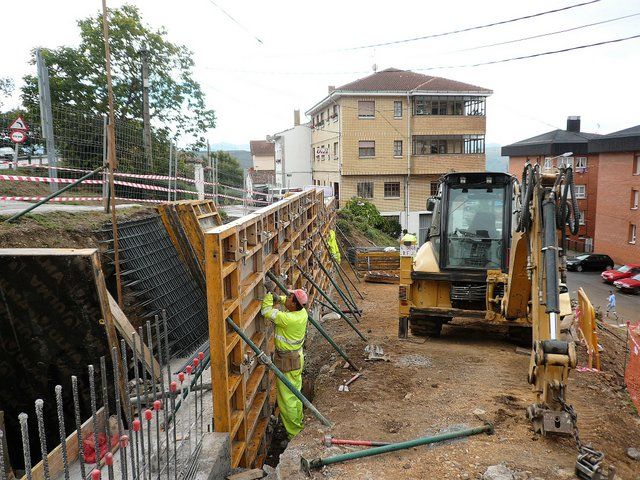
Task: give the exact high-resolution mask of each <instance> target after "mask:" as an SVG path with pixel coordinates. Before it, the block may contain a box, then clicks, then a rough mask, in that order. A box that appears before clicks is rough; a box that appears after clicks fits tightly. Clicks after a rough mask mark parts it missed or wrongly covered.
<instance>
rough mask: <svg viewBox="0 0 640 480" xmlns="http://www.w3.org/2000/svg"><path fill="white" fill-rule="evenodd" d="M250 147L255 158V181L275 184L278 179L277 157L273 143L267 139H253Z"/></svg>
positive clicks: (255, 182)
mask: <svg viewBox="0 0 640 480" xmlns="http://www.w3.org/2000/svg"><path fill="white" fill-rule="evenodd" d="M249 147H250V150H251V158H252V160H253V171H252V180H253V183H254V184H259V183H269V184H274V183H275V179H276V175H275V171H276V159H275V148H274V145H273V143H271V142H267V141H266V140H251V141H250V142H249Z"/></svg>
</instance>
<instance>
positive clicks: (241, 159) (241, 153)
mask: <svg viewBox="0 0 640 480" xmlns="http://www.w3.org/2000/svg"><path fill="white" fill-rule="evenodd" d="M219 150H222V151H223V152H227V153H228V154H229V155H231V156H232V157H235V158H236V159H237V160H238V163H239V164H240V167H242V169H243V170H247V169H249V168H251V167H252V166H253V158H252V157H251V152H250V151H248V150H223V149H218V148H217V149H215V150H214V149H211V151H212V152H215V151H219ZM199 154H200V156H201V157H202V158H205V157H206V156H207V152H206V151H200V152H199Z"/></svg>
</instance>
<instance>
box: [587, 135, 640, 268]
mask: <svg viewBox="0 0 640 480" xmlns="http://www.w3.org/2000/svg"><path fill="white" fill-rule="evenodd" d="M589 154H590V155H598V156H599V162H600V169H599V174H598V189H599V191H600V192H601V194H600V195H598V204H597V208H596V230H595V248H596V249H597V250H598V252H601V253H606V254H607V255H609V256H611V258H613V260H614V262H616V263H619V264H624V263H637V262H638V260H639V259H640V241H639V240H638V228H640V209H639V206H640V125H636V126H635V127H631V128H627V129H625V130H620V131H619V132H614V133H610V134H609V135H603V136H601V137H599V138H597V139H594V140H592V141H590V142H589Z"/></svg>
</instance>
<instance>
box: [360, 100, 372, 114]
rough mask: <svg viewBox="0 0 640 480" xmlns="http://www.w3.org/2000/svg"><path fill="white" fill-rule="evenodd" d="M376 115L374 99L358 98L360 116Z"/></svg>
mask: <svg viewBox="0 0 640 480" xmlns="http://www.w3.org/2000/svg"><path fill="white" fill-rule="evenodd" d="M375 116H376V102H375V101H373V100H358V117H360V118H373V117H375Z"/></svg>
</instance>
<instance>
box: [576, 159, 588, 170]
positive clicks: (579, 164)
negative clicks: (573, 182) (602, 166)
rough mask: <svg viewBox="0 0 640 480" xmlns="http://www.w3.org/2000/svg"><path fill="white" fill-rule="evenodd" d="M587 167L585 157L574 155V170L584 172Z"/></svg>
mask: <svg viewBox="0 0 640 480" xmlns="http://www.w3.org/2000/svg"><path fill="white" fill-rule="evenodd" d="M586 169H587V157H576V172H584V171H585V170H586Z"/></svg>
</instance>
